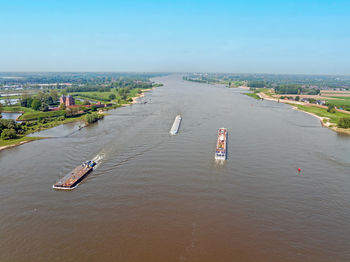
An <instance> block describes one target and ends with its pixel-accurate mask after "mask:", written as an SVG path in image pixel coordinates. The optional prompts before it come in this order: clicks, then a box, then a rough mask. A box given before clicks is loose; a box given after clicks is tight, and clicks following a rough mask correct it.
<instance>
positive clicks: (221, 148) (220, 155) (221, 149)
mask: <svg viewBox="0 0 350 262" xmlns="http://www.w3.org/2000/svg"><path fill="white" fill-rule="evenodd" d="M226 158H227V129H226V128H220V129H219V131H218V141H217V144H216V151H215V159H216V160H226Z"/></svg>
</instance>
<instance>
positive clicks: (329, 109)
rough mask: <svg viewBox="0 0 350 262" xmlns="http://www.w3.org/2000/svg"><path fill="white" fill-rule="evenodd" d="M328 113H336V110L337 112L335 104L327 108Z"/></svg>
mask: <svg viewBox="0 0 350 262" xmlns="http://www.w3.org/2000/svg"><path fill="white" fill-rule="evenodd" d="M327 112H329V113H335V112H336V110H335V106H334V105H333V104H329V105H328V108H327Z"/></svg>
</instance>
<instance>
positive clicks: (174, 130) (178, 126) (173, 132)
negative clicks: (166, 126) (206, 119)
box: [169, 115, 182, 136]
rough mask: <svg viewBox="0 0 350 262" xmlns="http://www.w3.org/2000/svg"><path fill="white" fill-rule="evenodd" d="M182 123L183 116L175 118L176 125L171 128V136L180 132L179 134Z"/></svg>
mask: <svg viewBox="0 0 350 262" xmlns="http://www.w3.org/2000/svg"><path fill="white" fill-rule="evenodd" d="M181 121H182V118H181V115H177V116H176V117H175V120H174V123H173V126H172V127H171V129H170V132H169V133H170V135H173V136H174V135H176V134H177V133H178V132H179V128H180V124H181Z"/></svg>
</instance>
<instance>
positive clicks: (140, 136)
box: [0, 76, 350, 262]
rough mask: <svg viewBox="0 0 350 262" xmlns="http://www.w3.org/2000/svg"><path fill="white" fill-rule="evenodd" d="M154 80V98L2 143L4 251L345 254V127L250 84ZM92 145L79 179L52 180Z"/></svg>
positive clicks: (349, 210)
mask: <svg viewBox="0 0 350 262" xmlns="http://www.w3.org/2000/svg"><path fill="white" fill-rule="evenodd" d="M157 81H161V82H163V83H164V86H162V87H159V88H156V89H154V90H152V91H151V92H149V93H147V94H146V98H145V99H147V101H149V102H148V103H147V104H136V105H132V106H128V107H124V108H119V109H117V110H114V111H109V112H110V115H109V116H107V117H105V119H104V120H101V121H99V122H98V123H97V124H96V125H92V126H89V127H87V128H83V129H82V130H80V131H79V132H67V133H68V135H60V134H58V135H55V137H56V138H54V139H46V140H40V141H35V142H32V143H28V144H25V145H23V146H20V147H16V148H12V149H9V150H5V151H2V152H0V167H1V169H0V173H1V174H0V179H1V180H0V181H1V183H0V214H1V216H0V235H1V237H0V261H26V262H27V261H45V262H46V261H72V262H73V261H74V262H79V261H152V262H153V261H208V262H209V261H269V262H271V261H303V262H304V261H321V262H322V261H350V249H349V243H350V159H349V156H350V139H349V137H347V136H340V135H337V134H336V133H334V132H333V131H331V130H328V129H326V128H322V127H321V126H320V123H319V120H317V119H316V118H313V117H312V116H310V115H307V114H304V113H302V112H299V111H295V110H292V109H291V108H290V106H288V105H284V104H277V103H274V102H269V101H256V100H253V99H252V98H250V97H247V96H244V95H242V94H241V92H243V90H239V89H228V88H224V87H220V86H211V85H206V84H199V83H191V82H184V81H182V79H181V76H168V77H163V78H159V79H157ZM177 114H181V115H182V118H183V120H182V123H181V127H180V130H179V133H178V135H176V136H170V135H169V130H170V127H171V125H172V123H173V121H174V118H175V116H176V115H177ZM220 127H226V128H228V132H229V140H228V143H229V145H228V150H229V154H228V159H227V161H226V162H225V163H224V164H221V165H220V164H217V163H216V162H215V161H214V152H215V144H216V132H217V130H218V129H219V128H220ZM63 128H66V127H63ZM58 133H60V132H58ZM96 156H100V157H101V158H102V160H101V162H100V165H99V167H98V168H97V169H96V170H95V171H94V172H93V173H92V174H91V175H90V176H89V177H88V178H87V179H86V180H85V181H84V182H83V183H82V184H81V185H80V186H79V187H78V188H77V189H75V190H74V191H70V192H61V191H55V190H53V189H52V188H51V186H52V184H53V183H55V182H56V181H57V180H58V179H59V178H60V177H62V176H64V175H65V174H66V173H67V172H69V171H70V170H72V169H73V168H74V167H75V166H76V165H78V164H79V163H81V162H82V161H84V160H86V159H91V158H94V157H96ZM299 167H300V168H301V169H302V172H301V174H298V172H297V168H299Z"/></svg>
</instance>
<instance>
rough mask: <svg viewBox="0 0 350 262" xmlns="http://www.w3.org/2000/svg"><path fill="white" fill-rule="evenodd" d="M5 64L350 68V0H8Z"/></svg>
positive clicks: (2, 5) (111, 68) (39, 67)
mask: <svg viewBox="0 0 350 262" xmlns="http://www.w3.org/2000/svg"><path fill="white" fill-rule="evenodd" d="M0 71H5V72H9V71H29V72H33V71H65V72H67V71H99V72H101V71H108V72H131V71H133V72H230V73H276V74H279V73H287V74H344V75H350V1H349V0H347V1H338V0H329V1H324V0H318V1H312V0H310V1H308V0H295V1H288V0H279V1H272V0H264V1H263V0H245V1H243V0H241V1H235V0H231V1H222V0H212V1H207V0H201V1H193V0H187V1H182V0H172V1H167V0H163V1H157V0H148V1H133V0H129V1H118V0H114V1H109V0H99V1H96V0H95V1H89V0H69V1H67V0H57V1H53V0H0Z"/></svg>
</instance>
